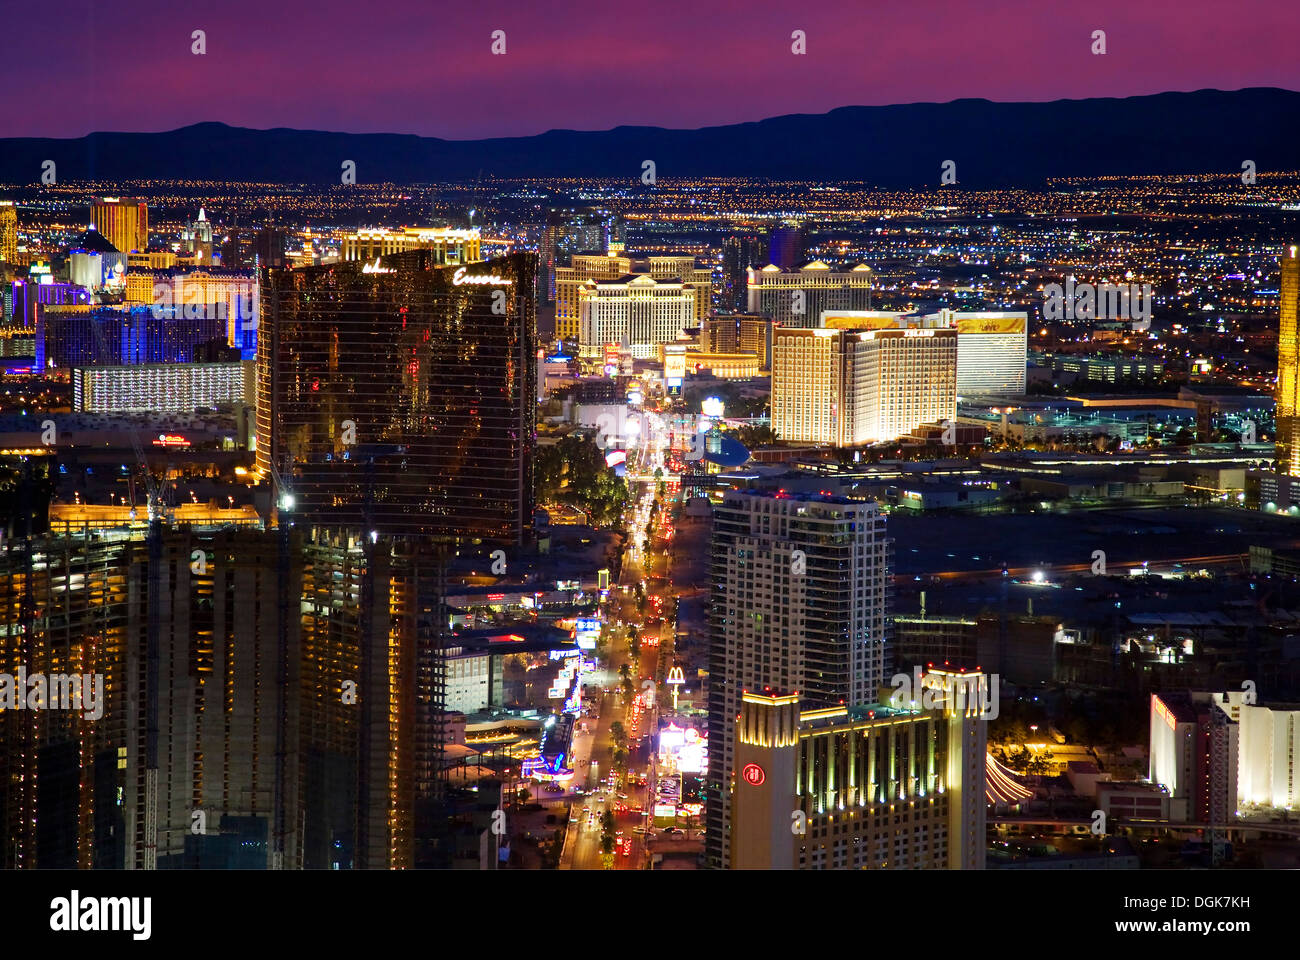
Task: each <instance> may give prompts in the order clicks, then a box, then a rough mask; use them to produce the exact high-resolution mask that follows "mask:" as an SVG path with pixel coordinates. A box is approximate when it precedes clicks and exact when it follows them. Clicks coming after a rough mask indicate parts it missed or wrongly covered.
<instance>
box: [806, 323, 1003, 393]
mask: <svg viewBox="0 0 1300 960" xmlns="http://www.w3.org/2000/svg"><path fill="white" fill-rule="evenodd" d="M820 326H822V327H827V328H830V329H836V330H892V329H915V330H944V329H953V330H956V331H957V394H958V396H961V397H972V396H979V395H981V394H994V395H999V396H1005V395H1007V394H1013V395H1014V394H1021V393H1024V392H1025V377H1026V362H1027V358H1028V349H1029V347H1028V344H1029V340H1028V329H1029V315H1028V314H1026V313H999V312H995V311H954V310H940V311H939V312H938V313H929V314H925V315H924V316H919V315H914V314H912V315H909V314H905V313H899V312H889V311H879V310H876V311H872V310H828V311H826V312H824V313H823V314H822V315H821V322H820Z"/></svg>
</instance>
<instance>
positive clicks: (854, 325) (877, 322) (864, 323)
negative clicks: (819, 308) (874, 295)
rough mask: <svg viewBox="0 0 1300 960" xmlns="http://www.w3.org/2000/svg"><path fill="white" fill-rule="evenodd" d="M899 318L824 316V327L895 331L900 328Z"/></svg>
mask: <svg viewBox="0 0 1300 960" xmlns="http://www.w3.org/2000/svg"><path fill="white" fill-rule="evenodd" d="M898 325H899V322H898V316H897V315H894V316H887V317H859V316H854V315H853V314H851V313H847V314H836V313H830V312H826V313H823V314H822V326H823V327H825V328H826V329H829V330H894V329H896V328H897V327H898Z"/></svg>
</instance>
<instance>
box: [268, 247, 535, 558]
mask: <svg viewBox="0 0 1300 960" xmlns="http://www.w3.org/2000/svg"><path fill="white" fill-rule="evenodd" d="M535 271H536V258H535V257H534V256H533V255H531V254H515V255H512V256H508V257H501V258H499V259H496V260H488V261H483V262H481V263H475V264H470V265H468V266H441V265H438V264H436V263H435V262H434V260H433V254H432V252H431V251H423V250H420V251H413V252H409V253H400V254H394V255H391V256H387V257H383V258H382V259H381V260H380V261H379V262H378V264H377V265H376V263H368V264H362V263H360V262H356V263H342V264H331V265H328V266H319V267H306V268H302V269H297V270H268V271H266V273H265V275H264V277H263V291H264V294H265V300H264V303H265V307H264V310H263V320H262V324H263V328H262V330H261V335H260V337H259V344H258V402H257V407H258V410H257V427H258V431H257V432H258V436H257V450H258V454H257V455H258V467H259V469H260V471H261V472H262V474H263V476H266V475H267V474H269V473H270V472H271V467H272V465H273V464H274V466H275V468H276V470H277V471H278V472H279V474H280V479H281V481H282V482H283V489H282V490H281V491H279V494H280V501H279V502H280V505H281V507H282V508H287V509H289V510H291V511H292V512H293V514H294V516H295V517H296V518H297V519H299V520H302V521H304V522H307V523H311V524H314V525H317V526H324V527H332V528H347V529H354V530H361V531H376V532H377V533H379V534H382V535H384V536H397V537H403V536H421V537H432V538H437V539H440V540H441V539H445V540H465V539H480V538H481V539H483V540H488V541H492V542H500V543H502V544H505V545H515V544H519V543H521V542H522V541H523V540H524V539H525V537H526V535H527V532H528V530H529V527H530V525H531V523H532V515H533V503H532V472H531V471H532V450H533V445H534V440H535V432H536V431H535V402H534V398H535V396H536V389H535V384H534V377H535V375H536V374H535V370H536V363H535V360H534V358H535V353H536V344H535V340H536V332H535V319H536V318H535V301H534V299H533V289H534V286H533V285H534V280H535ZM286 494H287V495H288V496H285V495H286ZM290 498H291V499H290Z"/></svg>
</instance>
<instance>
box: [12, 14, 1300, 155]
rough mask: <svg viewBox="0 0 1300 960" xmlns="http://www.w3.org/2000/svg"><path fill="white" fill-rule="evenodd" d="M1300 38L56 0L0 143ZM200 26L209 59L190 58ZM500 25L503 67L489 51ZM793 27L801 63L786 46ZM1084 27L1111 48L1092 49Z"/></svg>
mask: <svg viewBox="0 0 1300 960" xmlns="http://www.w3.org/2000/svg"><path fill="white" fill-rule="evenodd" d="M449 7H450V9H448V8H449ZM9 9H10V10H11V11H14V10H16V6H10V7H9ZM557 10H559V11H563V13H562V14H560V13H554V12H551V11H557ZM1296 23H1297V21H1296V16H1295V12H1294V10H1293V9H1292V7H1291V5H1290V4H1288V3H1281V2H1277V0H1217V2H1216V0H1177V2H1174V0H1154V2H1151V0H1099V2H1089V3H1086V4H1085V3H1077V2H1072V0H1065V2H1063V0H1011V2H1003V3H999V2H996V0H994V2H985V0H951V2H926V0H896V2H890V3H882V2H879V0H841V2H823V3H819V4H816V3H809V4H799V3H790V2H789V0H784V2H771V0H732V2H730V3H721V2H710V0H623V2H621V3H609V2H604V3H593V2H585V0H580V2H569V3H560V2H552V3H541V2H537V0H528V2H504V3H503V2H496V3H489V2H482V0H479V2H476V3H457V4H455V5H450V4H445V3H442V2H439V0H374V2H364V0H347V2H342V0H309V2H308V0H234V2H228V3H219V2H218V3H212V4H199V5H193V6H191V5H189V4H178V3H164V2H162V0H152V2H144V0H116V2H114V3H104V2H102V0H59V2H56V3H49V4H38V3H30V4H27V5H25V6H23V7H22V8H21V9H20V10H16V12H7V13H5V14H3V15H0V24H3V25H4V27H5V28H6V29H5V31H4V33H5V35H6V37H5V41H4V44H3V48H4V59H3V61H2V62H3V66H0V76H3V77H4V86H5V92H6V101H7V103H8V109H7V110H6V111H5V118H4V122H3V124H0V136H53V137H69V136H81V135H83V134H86V133H89V132H91V131H93V130H132V131H156V130H170V129H174V128H176V127H179V126H184V125H185V124H188V123H193V122H197V121H200V120H220V121H224V122H226V123H231V124H236V125H239V126H248V127H260V128H265V127H277V126H284V127H297V128H307V129H324V130H341V131H348V132H355V133H363V132H393V133H417V134H423V135H428V136H440V137H447V138H451V139H464V138H477V137H487V136H512V135H527V134H533V133H540V132H542V131H544V130H548V129H552V128H573V129H583V130H596V129H605V128H608V127H612V126H617V125H619V124H653V125H659V126H671V127H699V126H708V125H712V124H721V123H734V122H740V121H746V120H759V119H762V118H764V117H770V116H777V115H780V114H784V113H820V112H824V111H826V110H829V109H831V108H833V107H839V106H847V105H851V104H885V103H910V102H916V101H947V100H953V99H956V98H959V97H987V98H989V99H992V100H1052V99H1057V98H1061V97H1070V98H1084V97H1094V96H1130V95H1135V94H1145V93H1159V92H1161V91H1165V90H1196V89H1201V88H1204V87H1217V88H1219V89H1225V90H1236V89H1240V88H1242V87H1251V86H1277V87H1285V88H1288V89H1300V57H1297V55H1296V52H1295V41H1296ZM196 29H202V30H204V31H206V33H207V54H206V56H201V57H200V56H195V55H193V54H192V53H191V52H190V45H191V40H190V34H191V32H192V31H193V30H196ZM496 29H502V30H505V31H506V42H507V52H506V55H505V56H493V55H492V54H491V52H490V46H491V38H490V35H491V33H492V31H493V30H496ZM795 29H801V30H803V31H805V32H806V34H807V49H808V52H807V55H805V56H794V55H793V54H792V53H791V51H790V45H791V40H790V34H791V32H792V31H793V30H795ZM1096 29H1103V30H1105V31H1106V38H1107V54H1106V56H1093V55H1092V54H1091V53H1090V52H1089V47H1090V45H1091V40H1090V35H1091V33H1092V31H1093V30H1096Z"/></svg>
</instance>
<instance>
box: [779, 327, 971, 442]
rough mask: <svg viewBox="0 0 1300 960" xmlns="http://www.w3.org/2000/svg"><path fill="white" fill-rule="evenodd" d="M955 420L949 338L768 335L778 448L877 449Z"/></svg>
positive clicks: (953, 335)
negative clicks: (782, 442) (816, 445)
mask: <svg viewBox="0 0 1300 960" xmlns="http://www.w3.org/2000/svg"><path fill="white" fill-rule="evenodd" d="M956 416H957V331H956V330H951V329H929V330H888V329H887V330H837V329H827V328H818V329H801V328H786V327H776V328H774V329H773V331H772V429H773V430H774V431H776V435H777V436H778V437H780V438H781V439H782V440H790V441H793V442H796V443H828V444H834V445H835V446H853V445H857V444H866V443H878V442H881V441H887V440H894V439H896V438H898V437H901V436H904V435H906V434H909V433H910V432H912V431H913V430H915V429H916V428H917V427H918V426H920V425H921V424H923V423H937V422H941V421H943V420H955V419H956Z"/></svg>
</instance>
